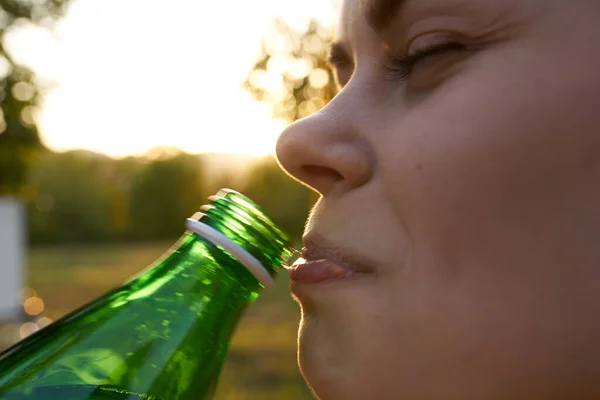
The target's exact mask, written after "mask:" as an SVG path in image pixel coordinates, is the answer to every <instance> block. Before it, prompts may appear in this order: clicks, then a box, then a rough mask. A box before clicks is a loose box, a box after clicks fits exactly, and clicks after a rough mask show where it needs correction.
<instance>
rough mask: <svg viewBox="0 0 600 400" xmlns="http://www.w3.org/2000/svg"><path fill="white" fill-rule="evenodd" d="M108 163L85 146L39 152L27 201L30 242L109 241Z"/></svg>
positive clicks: (109, 193)
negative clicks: (58, 151)
mask: <svg viewBox="0 0 600 400" xmlns="http://www.w3.org/2000/svg"><path fill="white" fill-rule="evenodd" d="M113 163H114V161H113V160H112V159H111V158H109V157H106V156H103V155H99V154H95V153H91V152H86V151H71V152H67V153H52V152H46V153H44V154H43V155H41V156H40V157H38V159H37V161H36V163H35V165H34V167H33V169H32V171H31V185H32V186H33V187H35V192H36V193H35V196H34V197H35V201H33V202H31V203H30V204H29V218H28V222H29V233H30V241H31V243H33V244H37V243H48V244H58V243H69V244H73V243H82V242H98V241H105V240H108V239H109V238H110V235H111V208H110V205H111V203H110V197H111V195H113V194H112V191H113V190H114V187H115V186H113V183H112V179H111V177H110V175H109V173H110V171H111V169H112V168H113Z"/></svg>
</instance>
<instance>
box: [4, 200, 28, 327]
mask: <svg viewBox="0 0 600 400" xmlns="http://www.w3.org/2000/svg"><path fill="white" fill-rule="evenodd" d="M25 241H26V239H25V207H24V205H23V202H22V201H21V200H19V199H17V198H11V197H0V321H2V320H4V321H7V320H16V319H17V318H18V317H19V314H20V313H19V310H20V309H21V308H22V307H21V304H20V299H19V291H20V290H21V288H22V287H23V280H24V275H25V274H24V270H25V246H26V244H25Z"/></svg>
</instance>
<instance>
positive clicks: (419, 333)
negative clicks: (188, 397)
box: [277, 0, 600, 400]
mask: <svg viewBox="0 0 600 400" xmlns="http://www.w3.org/2000/svg"><path fill="white" fill-rule="evenodd" d="M381 7H384V8H385V9H380V8H381ZM599 46H600V4H599V3H598V2H597V1H593V0H569V1H565V0H488V1H481V0H405V1H401V0H396V1H394V0H379V1H378V0H347V1H346V3H345V4H344V7H343V11H342V18H341V23H340V25H339V30H338V35H337V38H336V45H335V46H334V48H333V49H334V50H333V53H332V56H333V57H332V62H333V63H334V64H335V66H336V68H337V75H338V80H339V82H340V84H341V85H342V86H343V89H342V91H341V92H340V93H339V95H338V96H337V97H336V98H335V99H334V100H333V101H332V102H331V103H330V104H329V105H328V106H327V107H326V108H324V109H323V110H321V111H320V112H319V113H317V114H315V115H313V116H311V117H310V118H307V119H304V120H302V121H299V122H297V123H295V124H293V125H291V126H290V127H289V128H288V129H287V130H286V131H285V132H284V133H283V134H282V136H281V138H280V140H279V142H278V148H277V151H278V157H279V160H280V162H281V164H282V166H283V167H284V168H285V169H286V170H287V171H288V172H289V173H290V174H292V175H293V176H294V177H296V178H297V179H299V180H301V181H302V182H304V183H305V184H306V185H308V186H310V187H312V188H314V189H315V190H317V191H318V192H319V193H320V194H321V195H322V197H321V199H320V200H319V202H318V204H317V205H316V207H315V208H314V210H313V212H312V214H311V217H310V220H309V222H308V224H307V229H306V231H307V232H306V235H307V237H308V239H307V241H308V242H310V244H311V246H315V248H316V250H314V252H315V253H316V254H321V253H322V254H329V253H330V252H332V253H343V254H344V255H349V258H352V259H360V260H362V263H363V264H365V265H366V266H367V269H368V270H369V271H367V272H362V273H356V274H353V275H351V276H350V277H347V278H342V279H335V280H330V281H319V282H316V283H305V282H304V283H295V284H293V289H294V293H295V295H296V297H297V298H298V301H299V302H300V304H301V306H302V321H301V327H300V339H299V342H300V343H299V347H300V348H299V352H300V356H299V360H300V367H301V369H302V372H303V374H304V376H305V377H306V379H307V381H308V383H309V384H310V385H311V386H312V388H313V389H314V391H315V393H316V394H317V396H319V397H320V398H321V399H324V400H325V399H333V400H341V399H344V400H352V399H361V400H363V399H378V400H383V399H400V398H406V399H434V398H441V399H450V398H473V399H484V398H485V399H492V398H507V399H508V398H509V399H517V398H554V397H556V398H583V397H582V396H587V395H589V396H593V395H596V396H600V385H599V384H598V382H600V318H599V316H600V295H599V293H600V50H599V49H600V47H599ZM317 258H318V257H317Z"/></svg>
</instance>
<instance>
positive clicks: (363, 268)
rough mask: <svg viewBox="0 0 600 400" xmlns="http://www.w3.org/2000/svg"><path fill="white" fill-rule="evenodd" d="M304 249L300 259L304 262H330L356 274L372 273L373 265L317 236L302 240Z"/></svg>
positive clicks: (310, 235)
mask: <svg viewBox="0 0 600 400" xmlns="http://www.w3.org/2000/svg"><path fill="white" fill-rule="evenodd" d="M302 243H303V244H304V248H303V249H302V258H303V259H304V260H305V261H308V262H310V261H317V260H332V261H336V262H339V263H343V264H346V265H348V266H350V267H352V268H353V269H354V270H356V271H357V272H365V273H366V272H373V265H374V263H373V262H372V261H371V260H368V259H367V258H365V257H363V256H361V255H359V254H357V253H356V252H355V251H353V250H351V249H349V248H347V247H342V246H340V245H337V244H335V243H334V242H332V241H329V240H328V239H326V238H325V237H323V236H321V235H318V234H314V233H311V234H308V235H306V236H304V237H303V238H302Z"/></svg>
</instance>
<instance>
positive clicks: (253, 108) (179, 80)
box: [7, 0, 339, 157]
mask: <svg viewBox="0 0 600 400" xmlns="http://www.w3.org/2000/svg"><path fill="white" fill-rule="evenodd" d="M338 3H339V1H338V0H303V1H299V0H253V1H246V0H236V1H235V2H232V1H205V0H169V1H168V2H167V1H164V0H163V1H157V0H73V3H72V6H71V7H70V9H69V12H68V13H67V15H66V16H65V18H64V19H63V20H62V21H61V22H60V23H59V24H58V26H57V28H56V30H55V31H54V32H49V31H46V30H44V29H41V28H35V29H34V28H31V27H25V28H22V29H19V30H18V31H16V32H14V33H13V34H12V35H11V37H10V40H9V45H8V46H7V47H8V49H9V51H11V53H12V54H13V55H14V56H15V58H16V59H18V60H20V61H22V62H24V63H26V64H27V65H29V66H31V67H32V68H33V69H34V70H35V71H36V72H37V73H38V75H39V76H40V77H41V78H42V79H43V80H44V81H45V82H46V83H48V84H50V83H51V85H52V87H51V89H50V90H49V91H48V93H47V94H46V95H45V96H44V100H43V105H42V108H41V110H40V113H39V115H38V118H37V119H38V123H39V126H40V129H41V134H42V140H43V141H44V143H45V144H46V145H47V146H49V147H50V148H52V149H54V150H57V151H62V150H67V149H74V148H78V149H88V150H94V151H98V152H102V153H106V154H109V155H112V156H117V157H120V156H124V155H130V154H142V153H145V152H146V151H148V150H149V149H151V148H152V147H155V146H175V147H178V148H181V149H183V150H185V151H188V152H193V153H200V152H229V153H244V154H252V155H263V154H269V153H272V151H273V148H274V143H275V139H276V137H277V135H278V134H279V132H280V130H281V129H282V127H283V126H284V125H283V123H282V122H281V121H275V120H272V119H271V112H270V108H269V107H268V106H265V105H261V104H258V103H256V102H255V101H254V100H253V99H252V98H251V97H250V95H249V94H248V93H246V92H245V91H244V90H243V89H241V88H240V84H241V82H243V80H244V78H245V76H246V73H247V72H248V70H249V69H250V68H251V67H252V65H253V63H254V61H255V60H256V57H257V56H258V54H259V50H260V44H261V39H262V37H264V35H265V34H266V33H267V31H268V28H269V24H270V22H271V21H272V19H273V18H274V17H275V16H281V17H283V18H284V19H285V20H287V21H288V22H289V23H290V24H291V25H292V26H295V27H297V28H298V29H302V27H303V26H305V25H306V23H307V21H308V20H309V18H310V17H313V18H317V19H319V20H321V21H322V22H324V23H325V24H328V25H329V24H332V23H333V22H334V21H335V18H336V11H335V10H336V9H337V7H339V4H338ZM232 4H235V6H233V5H232Z"/></svg>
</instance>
